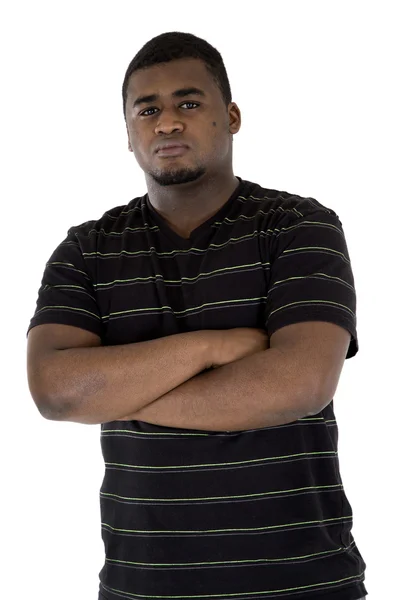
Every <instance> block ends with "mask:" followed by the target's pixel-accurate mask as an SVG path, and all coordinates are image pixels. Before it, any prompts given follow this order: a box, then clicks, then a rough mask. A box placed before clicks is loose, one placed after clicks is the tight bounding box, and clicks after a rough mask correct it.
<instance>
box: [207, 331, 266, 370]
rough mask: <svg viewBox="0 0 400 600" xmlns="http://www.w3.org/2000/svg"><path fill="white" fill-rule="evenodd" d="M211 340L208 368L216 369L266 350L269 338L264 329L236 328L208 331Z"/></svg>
mask: <svg viewBox="0 0 400 600" xmlns="http://www.w3.org/2000/svg"><path fill="white" fill-rule="evenodd" d="M209 333H210V334H211V336H212V337H213V338H214V339H212V338H211V344H210V345H211V353H210V362H209V364H208V368H214V369H215V368H217V367H221V366H222V365H226V364H228V363H231V362H234V361H235V360H239V359H241V358H244V357H245V356H249V355H251V354H255V353H256V352H261V351H262V350H267V349H268V348H269V337H268V334H267V332H266V331H265V330H264V329H253V328H251V327H236V328H234V329H225V330H220V329H218V330H215V331H214V330H209Z"/></svg>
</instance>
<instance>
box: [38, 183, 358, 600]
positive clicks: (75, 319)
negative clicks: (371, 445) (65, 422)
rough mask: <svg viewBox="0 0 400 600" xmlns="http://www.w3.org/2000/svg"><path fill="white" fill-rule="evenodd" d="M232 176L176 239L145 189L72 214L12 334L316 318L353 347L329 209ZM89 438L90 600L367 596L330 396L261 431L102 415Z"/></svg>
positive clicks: (344, 271) (135, 333)
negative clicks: (93, 489) (93, 471)
mask: <svg viewBox="0 0 400 600" xmlns="http://www.w3.org/2000/svg"><path fill="white" fill-rule="evenodd" d="M238 180H239V182H240V183H239V186H238V187H237V189H236V190H235V191H234V192H233V194H232V195H231V197H230V198H229V199H228V200H227V202H226V203H225V204H224V205H223V206H222V207H221V209H220V210H219V211H218V212H217V213H216V214H215V215H214V216H212V217H211V218H210V219H208V220H207V221H206V222H205V223H203V224H202V225H200V226H199V227H197V229H195V230H194V231H193V232H192V233H191V235H190V238H189V239H184V238H182V237H181V236H179V235H178V234H177V233H175V232H174V231H173V230H172V229H171V228H170V227H169V226H168V224H167V223H166V221H165V220H164V219H163V218H162V217H161V215H159V214H158V213H157V212H156V211H155V210H154V209H153V207H152V206H151V205H150V203H149V199H148V195H147V194H145V195H144V196H141V197H137V198H135V199H133V200H131V201H130V202H129V203H128V204H127V205H124V206H118V207H115V208H111V209H110V210H108V211H107V212H106V213H104V215H103V216H102V217H101V218H100V219H99V220H97V221H96V220H93V221H88V222H86V223H83V224H81V225H78V226H74V227H71V228H70V229H69V231H68V235H67V237H66V238H65V240H64V241H63V242H62V243H61V244H60V245H59V246H58V247H57V248H56V249H55V250H54V252H53V254H52V255H51V257H50V259H49V262H48V263H47V264H46V267H45V270H44V275H43V279H42V283H41V287H40V289H39V293H38V300H37V306H36V311H35V314H34V316H33V318H32V320H31V322H30V325H29V329H31V328H32V327H34V326H36V325H39V324H42V323H61V324H65V325H74V326H76V327H81V328H83V329H86V330H89V331H92V332H94V333H96V334H98V335H99V336H101V339H102V344H103V345H115V344H129V343H134V342H142V341H146V340H151V339H155V338H160V337H165V336H168V335H173V334H176V333H182V332H186V331H197V330H203V329H219V330H222V329H231V328H234V327H257V328H262V327H264V328H265V329H266V331H267V332H268V334H269V336H271V335H272V333H273V332H274V331H276V330H277V329H279V328H280V327H283V326H285V325H289V324H291V323H297V322H301V321H329V322H331V323H335V324H337V325H339V326H341V327H343V328H344V329H346V330H347V331H349V332H350V334H351V341H350V344H349V348H348V352H347V357H346V358H351V357H352V356H354V355H355V354H356V353H357V351H358V341H357V331H356V292H355V288H354V278H353V273H352V268H351V262H350V258H349V253H348V249H347V245H346V240H345V236H344V232H343V228H342V223H341V221H340V220H339V218H338V216H337V215H336V213H335V212H334V211H333V210H332V209H330V208H327V207H325V206H323V205H322V204H320V203H319V202H318V201H317V200H315V199H313V198H303V197H300V196H298V195H295V194H290V193H288V192H283V191H277V190H270V189H267V188H263V187H261V186H260V185H258V184H255V183H252V182H250V181H246V180H242V179H241V178H240V177H238ZM29 329H28V331H29ZM111 400H112V399H110V401H111ZM243 401H245V398H244V400H243ZM100 440H101V448H102V453H103V457H104V461H105V475H104V479H103V482H102V485H101V488H100V507H101V527H102V538H103V541H104V546H105V564H104V566H103V568H102V569H101V571H100V573H99V578H100V587H99V599H104V598H106V599H108V600H120V599H121V598H138V599H143V598H148V599H151V598H153V597H154V598H155V597H156V596H157V597H158V598H169V597H174V598H179V599H180V598H196V599H198V600H203V598H204V599H205V598H213V599H214V600H222V599H224V600H225V598H226V599H228V598H232V599H234V600H242V599H243V600H244V599H246V600H250V599H251V598H257V599H261V598H296V599H298V600H356V599H358V598H360V597H361V596H364V595H365V594H366V593H367V591H366V588H365V586H364V584H363V581H364V578H365V575H364V572H365V569H366V563H365V562H364V560H363V558H362V556H361V554H360V552H359V550H358V548H357V546H356V543H355V541H354V538H353V536H352V534H351V529H352V524H353V520H352V509H351V506H350V504H349V501H348V499H347V497H346V495H345V492H344V489H343V484H342V480H341V477H340V471H339V461H338V453H337V451H338V428H337V423H336V420H335V414H334V410H333V400H332V401H331V403H330V404H329V405H328V406H327V407H326V408H324V409H323V410H322V411H321V412H320V413H318V414H316V415H314V416H312V417H306V418H302V419H299V420H298V421H294V422H292V423H287V424H284V425H279V426H274V427H265V428H262V429H255V430H249V431H248V430H245V431H234V432H219V431H217V432H215V431H204V432H203V431H199V430H184V429H175V428H169V427H160V426H156V425H153V424H149V423H145V422H141V421H113V422H109V423H102V424H101V437H100Z"/></svg>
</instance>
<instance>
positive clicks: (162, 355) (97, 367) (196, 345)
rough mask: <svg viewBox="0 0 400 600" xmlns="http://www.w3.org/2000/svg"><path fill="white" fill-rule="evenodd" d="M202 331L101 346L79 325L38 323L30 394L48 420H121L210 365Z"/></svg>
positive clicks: (31, 348) (31, 338) (31, 346)
mask: <svg viewBox="0 0 400 600" xmlns="http://www.w3.org/2000/svg"><path fill="white" fill-rule="evenodd" d="M207 333H209V332H207V331H206V330H205V331H203V330H201V331H193V332H187V333H179V334H175V335H170V336H167V337H163V338H159V339H155V340H149V341H146V342H138V343H134V344H124V345H119V346H101V339H100V337H99V336H98V335H96V334H94V333H91V332H89V331H85V330H83V329H81V328H77V327H71V326H69V325H58V324H43V325H37V326H36V327H34V328H32V329H31V330H30V332H29V335H28V353H27V366H28V384H29V389H30V392H31V395H32V398H33V399H34V401H35V403H36V406H37V407H38V409H39V411H40V413H41V414H42V416H43V417H45V418H47V419H50V420H56V421H73V422H76V423H85V424H98V423H105V422H108V421H114V420H117V419H120V418H122V417H124V416H126V415H128V414H130V413H134V412H136V411H138V410H140V409H141V408H143V407H144V406H147V405H148V404H150V403H151V402H154V400H157V399H158V398H160V397H161V396H164V395H165V394H167V393H168V392H170V391H171V390H173V389H175V388H176V387H178V386H179V385H181V384H182V383H184V382H185V381H188V380H189V379H191V378H192V377H195V376H196V375H198V374H199V373H201V372H202V371H204V370H205V369H207V368H209V367H210V366H211V365H212V362H210V361H211V349H212V347H211V336H209V335H207ZM78 346H80V347H78Z"/></svg>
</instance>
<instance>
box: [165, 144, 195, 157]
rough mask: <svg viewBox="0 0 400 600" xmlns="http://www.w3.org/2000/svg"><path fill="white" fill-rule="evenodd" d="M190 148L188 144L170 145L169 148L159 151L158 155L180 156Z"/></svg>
mask: <svg viewBox="0 0 400 600" xmlns="http://www.w3.org/2000/svg"><path fill="white" fill-rule="evenodd" d="M187 150H189V148H187V147H186V146H170V147H169V148H161V149H160V150H158V152H157V156H180V155H181V154H183V153H184V152H186V151H187Z"/></svg>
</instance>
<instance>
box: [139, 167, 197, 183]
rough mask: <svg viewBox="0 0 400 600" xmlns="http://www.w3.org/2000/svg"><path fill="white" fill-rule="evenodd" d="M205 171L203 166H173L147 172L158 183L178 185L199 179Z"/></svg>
mask: <svg viewBox="0 0 400 600" xmlns="http://www.w3.org/2000/svg"><path fill="white" fill-rule="evenodd" d="M205 172H206V169H205V168H204V167H197V168H191V167H173V168H166V169H165V170H164V169H158V170H157V171H155V172H154V171H150V172H149V173H148V174H149V175H150V177H151V178H152V179H153V180H154V181H155V182H156V183H158V185H162V186H167V185H179V184H183V183H191V182H192V181H196V180H197V179H200V177H202V176H203V175H204V174H205Z"/></svg>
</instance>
